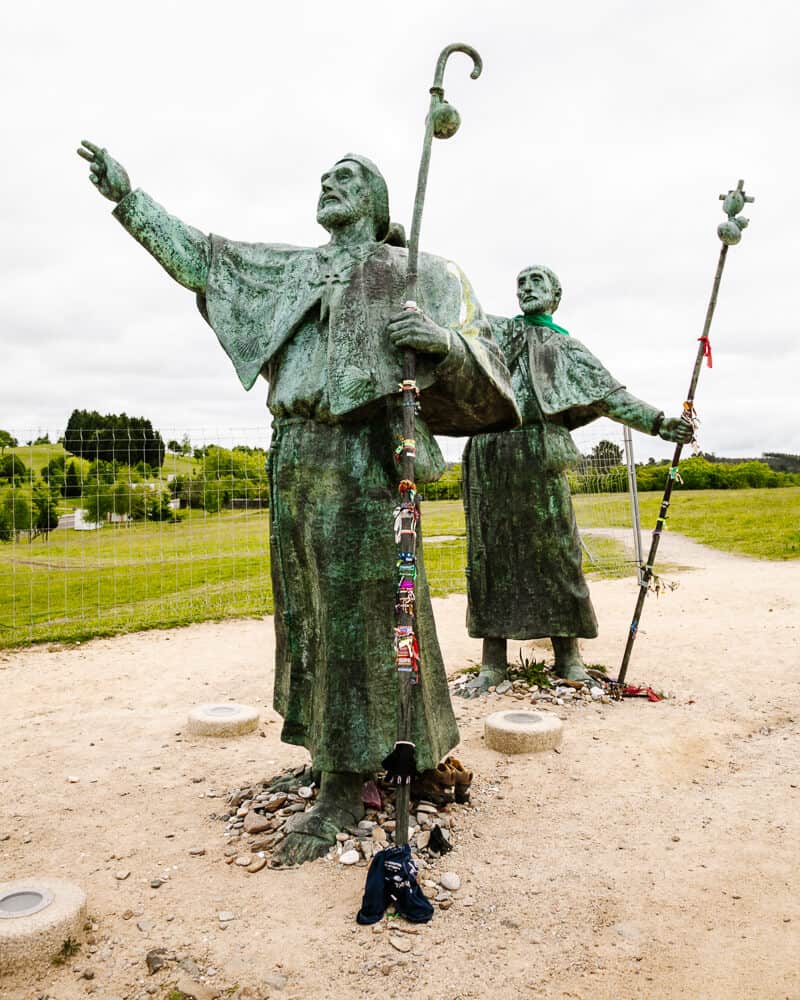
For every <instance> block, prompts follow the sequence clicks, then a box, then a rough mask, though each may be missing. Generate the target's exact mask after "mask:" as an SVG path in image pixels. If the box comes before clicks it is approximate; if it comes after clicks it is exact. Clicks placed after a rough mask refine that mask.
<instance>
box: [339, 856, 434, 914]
mask: <svg viewBox="0 0 800 1000" xmlns="http://www.w3.org/2000/svg"><path fill="white" fill-rule="evenodd" d="M392 904H394V907H395V909H396V910H397V912H398V913H399V914H400V916H401V917H405V918H406V920H410V921H411V923H414V924H426V923H427V922H428V921H429V920H430V919H431V917H432V916H433V906H432V905H431V903H430V900H428V899H427V898H426V896H425V894H424V893H423V891H422V889H420V887H419V885H418V884H417V866H416V865H415V864H414V862H413V860H412V858H411V848H410V847H409V845H408V844H405V845H404V846H403V847H387V848H385V849H384V850H383V851H378V853H377V854H376V855H374V857H373V858H372V863H371V864H370V866H369V871H368V872H367V883H366V885H365V886H364V898H363V899H362V901H361V909H360V910H359V911H358V914H357V915H356V920H357V921H358V923H359V924H376V923H377V922H378V921H379V920H380V919H381V917H382V916H383V914H384V912H385V911H386V909H387V907H389V906H391V905H392Z"/></svg>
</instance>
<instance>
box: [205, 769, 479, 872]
mask: <svg viewBox="0 0 800 1000" xmlns="http://www.w3.org/2000/svg"><path fill="white" fill-rule="evenodd" d="M317 794H318V789H317V787H316V786H315V785H314V783H313V780H312V777H311V772H310V769H309V768H304V767H298V768H295V769H294V770H291V771H286V772H284V773H282V774H279V775H276V776H275V777H273V778H270V779H269V780H267V781H263V782H258V783H256V784H254V785H246V786H244V787H242V788H236V789H234V790H233V791H232V792H231V793H230V795H229V797H228V802H227V805H228V812H226V813H223V814H221V815H216V814H215V815H214V816H213V817H212V818H214V819H219V820H223V821H224V822H225V824H226V825H225V834H224V835H225V837H226V839H227V841H228V846H227V847H226V848H225V850H224V858H225V862H226V864H229V865H236V866H238V867H240V868H243V869H245V871H247V872H250V873H251V874H254V873H256V872H259V871H261V870H262V869H263V868H264V867H266V865H267V864H268V861H269V855H271V854H272V853H273V852H274V851H275V849H276V848H277V847H278V846H279V845H280V843H281V841H282V840H283V839H284V838H285V837H286V835H287V833H288V830H287V828H286V826H287V823H288V821H289V820H290V819H291V818H292V817H293V816H295V815H296V814H297V813H302V812H305V810H306V809H309V808H311V806H313V804H314V801H315V799H316V797H317ZM380 799H381V805H380V808H377V807H376V806H374V805H373V806H372V807H371V806H369V805H367V807H366V810H367V811H366V814H365V816H364V819H362V820H361V822H360V823H358V824H357V825H355V826H352V827H348V828H346V829H344V830H342V832H341V833H339V835H338V836H337V840H336V844H335V845H334V846H333V847H332V848H331V849H330V851H329V852H328V854H327V859H328V860H329V861H338V862H339V863H340V864H342V865H356V864H359V863H361V864H362V865H363V864H365V863H366V862H368V861H369V860H370V859H371V858H372V856H373V854H375V853H377V852H378V851H380V850H381V849H382V848H384V847H388V846H391V845H392V844H393V843H394V832H395V828H396V825H397V821H396V815H395V802H394V799H395V793H394V790H393V789H391V788H381V790H380ZM464 811H467V812H469V811H471V809H470V807H469V806H468V805H464V806H462V805H458V804H456V803H455V802H453V803H448V804H447V805H445V806H436V805H434V804H433V803H432V802H426V801H412V803H411V814H410V816H409V829H408V840H409V844H410V845H411V847H412V848H413V849H414V851H415V854H416V856H417V860H418V861H419V860H423V865H422V866H421V867H424V860H428V861H433V860H435V859H437V858H439V857H440V856H441V854H440V853H439V852H437V851H434V850H433V849H432V848H431V847H430V839H431V833H432V832H433V830H434V827H439V830H440V833H441V836H442V838H443V839H444V841H445V842H446V843H448V844H451V845H452V843H453V838H454V834H455V831H456V829H457V827H458V820H459V816H460V814H461V813H462V812H464Z"/></svg>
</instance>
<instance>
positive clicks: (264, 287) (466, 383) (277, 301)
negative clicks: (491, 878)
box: [114, 191, 518, 773]
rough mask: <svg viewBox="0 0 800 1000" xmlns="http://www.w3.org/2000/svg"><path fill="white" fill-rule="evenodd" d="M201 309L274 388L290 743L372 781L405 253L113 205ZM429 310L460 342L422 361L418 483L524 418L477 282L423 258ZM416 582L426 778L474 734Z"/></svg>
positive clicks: (245, 379)
mask: <svg viewBox="0 0 800 1000" xmlns="http://www.w3.org/2000/svg"><path fill="white" fill-rule="evenodd" d="M114 214H115V215H116V216H117V218H119V219H120V221H121V222H122V223H123V225H124V226H125V227H126V229H128V231H129V232H130V233H131V234H132V235H133V236H134V237H135V238H136V239H137V240H139V242H141V243H142V244H143V245H144V246H145V247H146V248H147V249H148V250H150V252H151V253H152V254H153V255H154V256H155V257H156V258H157V259H158V260H159V261H160V263H162V265H163V266H164V267H165V268H166V269H167V271H168V272H169V273H170V274H171V275H172V276H173V277H174V278H176V280H178V281H180V282H181V283H182V284H184V285H185V286H186V287H188V288H190V289H192V290H193V291H195V292H196V293H197V295H198V304H199V306H200V309H201V312H202V313H203V315H204V316H205V317H206V319H207V320H208V322H209V323H210V325H211V326H212V327H213V329H214V331H215V333H216V334H217V336H218V338H219V340H220V343H221V344H222V346H223V348H224V349H225V351H226V352H227V353H228V355H229V356H230V358H231V360H232V361H233V363H234V366H235V368H236V371H237V373H238V375H239V378H240V380H241V382H242V384H243V385H244V386H245V388H250V387H251V386H252V385H253V384H254V382H255V381H256V379H257V378H258V375H259V374H261V375H262V376H264V377H265V378H266V379H268V381H269V383H270V385H269V396H268V405H269V408H270V410H271V412H272V414H273V416H274V418H275V421H274V430H273V441H272V445H271V448H270V456H269V474H270V490H271V510H270V519H271V536H270V548H271V564H272V582H273V590H274V595H275V632H276V657H275V690H274V705H275V708H276V710H277V711H278V712H280V714H281V715H282V716H283V717H284V726H283V732H282V738H283V740H284V741H286V742H288V743H296V744H300V745H302V746H305V747H307V748H308V750H309V751H310V753H311V756H312V760H313V763H314V765H315V767H316V768H318V769H319V770H322V771H348V772H364V773H367V772H371V771H374V770H376V769H377V768H378V767H379V766H380V762H381V760H382V758H383V757H384V756H385V755H386V753H387V752H388V751H389V750H390V749H391V747H392V745H393V744H394V740H395V738H396V725H397V700H398V678H397V672H396V669H395V666H394V654H393V625H394V601H395V586H396V577H395V561H396V548H395V543H394V537H393V532H392V511H393V508H394V505H395V503H396V502H397V482H398V479H399V474H398V470H397V468H396V466H395V463H394V459H393V454H394V448H395V446H396V444H397V438H398V436H399V431H400V427H401V411H400V396H399V393H398V386H399V382H400V380H401V378H402V375H401V371H402V359H401V356H400V353H399V352H398V351H396V350H395V349H394V348H393V347H392V345H391V344H390V342H389V340H388V337H387V335H386V332H385V328H386V323H387V321H388V319H389V317H390V316H391V315H392V314H393V313H394V312H396V310H397V309H398V307H399V306H400V304H401V303H402V301H403V291H404V278H405V267H406V260H407V255H406V251H404V250H401V249H398V248H395V247H390V246H386V245H383V244H377V245H374V246H373V247H370V248H366V249H365V250H364V252H363V253H362V254H357V255H354V254H348V253H341V252H337V251H336V250H333V249H332V248H331V247H330V246H329V247H320V248H297V247H287V246H280V245H272V244H246V243H234V242H231V241H227V240H224V239H222V238H220V237H216V236H212V237H207V236H205V235H204V234H202V233H201V232H199V231H198V230H195V229H192V227H189V226H186V225H185V224H184V223H182V222H180V221H179V220H177V219H175V218H174V217H172V216H170V215H168V213H167V212H166V211H165V210H164V209H162V208H161V207H160V206H159V205H157V204H156V203H155V202H153V201H152V199H150V198H149V197H148V196H147V195H145V194H144V193H143V192H141V191H134V192H132V193H131V194H130V195H128V196H127V197H126V198H125V199H123V201H122V202H120V204H119V206H118V207H117V209H116V210H115V213H114ZM418 301H419V305H420V307H421V308H422V309H423V310H424V311H425V312H426V313H427V314H428V315H429V316H430V317H431V318H432V319H433V320H434V321H435V322H437V323H438V324H440V325H441V326H444V327H446V328H447V329H449V330H450V331H451V333H452V335H453V349H452V350H451V352H450V354H449V355H448V356H447V357H445V358H444V359H440V358H431V357H429V356H428V357H426V356H424V355H420V357H419V371H418V375H417V382H418V384H419V386H420V389H421V407H422V412H421V415H420V419H419V425H418V429H417V433H416V439H417V451H418V455H419V470H418V477H417V478H418V481H419V482H426V481H430V480H432V479H435V478H438V476H439V475H441V472H442V470H443V461H442V457H441V453H440V452H439V449H438V446H437V444H436V442H435V440H434V438H433V435H434V434H455V435H463V434H472V433H476V432H477V431H479V430H481V429H484V428H497V429H500V428H502V427H507V426H514V424H515V423H517V422H518V414H517V411H516V407H515V405H514V401H513V395H512V393H511V388H510V385H509V381H508V372H507V370H506V368H505V365H504V363H503V360H502V357H501V355H500V353H499V351H498V350H497V348H496V346H495V345H494V343H493V342H492V340H491V336H490V328H489V325H488V321H487V319H486V317H485V315H484V314H483V312H482V310H481V308H480V305H479V304H478V302H477V300H476V299H475V296H474V293H473V291H472V288H471V286H470V285H469V282H468V281H467V279H466V278H465V276H464V275H463V274H462V273H461V271H460V270H459V269H458V268H457V267H456V266H455V265H454V264H452V263H449V262H448V261H445V260H442V259H441V258H438V257H432V256H428V255H421V257H420V273H419V294H418ZM420 563H421V565H420V569H419V577H418V580H417V597H418V629H419V633H420V647H421V655H422V663H421V669H420V684H419V687H418V690H417V691H416V692H415V694H414V708H413V737H412V738H413V739H414V741H415V742H416V744H417V764H418V767H419V768H420V769H421V770H423V769H426V768H430V767H434V766H435V765H436V763H437V762H438V761H439V760H440V759H441V758H442V757H443V756H444V755H445V754H446V753H447V752H448V751H449V750H450V749H452V747H453V746H455V744H456V743H457V742H458V738H459V737H458V729H457V726H456V723H455V718H454V716H453V712H452V708H451V705H450V699H449V692H448V689H447V681H446V677H445V673H444V664H443V660H442V656H441V651H440V649H439V645H438V642H437V639H436V631H435V627H434V622H433V613H432V609H431V604H430V597H429V594H428V590H427V585H426V581H425V574H424V565H423V564H422V561H421V560H420Z"/></svg>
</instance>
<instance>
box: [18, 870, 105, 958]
mask: <svg viewBox="0 0 800 1000" xmlns="http://www.w3.org/2000/svg"><path fill="white" fill-rule="evenodd" d="M85 920H86V893H85V892H84V891H83V889H80V888H79V887H78V886H77V885H73V884H72V883H71V882H65V881H63V880H62V879H57V878H31V879H18V880H16V881H14V882H0V975H4V974H6V973H9V972H14V971H15V970H22V969H25V970H28V969H30V968H32V967H37V968H38V967H49V966H51V964H52V961H53V959H54V958H58V956H59V955H62V954H64V944H65V942H67V941H68V940H70V939H71V940H72V941H75V942H77V940H78V939H79V937H80V935H81V932H82V930H83V925H84V922H85Z"/></svg>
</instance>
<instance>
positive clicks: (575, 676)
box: [550, 636, 597, 685]
mask: <svg viewBox="0 0 800 1000" xmlns="http://www.w3.org/2000/svg"><path fill="white" fill-rule="evenodd" d="M550 641H551V642H552V644H553V652H554V653H555V656H556V662H555V666H554V667H553V673H554V674H555V675H556V677H563V678H564V680H565V681H581V682H582V683H583V684H587V685H596V684H597V681H596V680H595V679H594V677H592V675H591V674H590V673H589V672H588V671H587V670H586V664H585V663H584V662H583V657H582V656H581V654H580V650H579V649H578V640H577V639H575V638H574V637H573V636H553V638H552V639H551V640H550Z"/></svg>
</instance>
